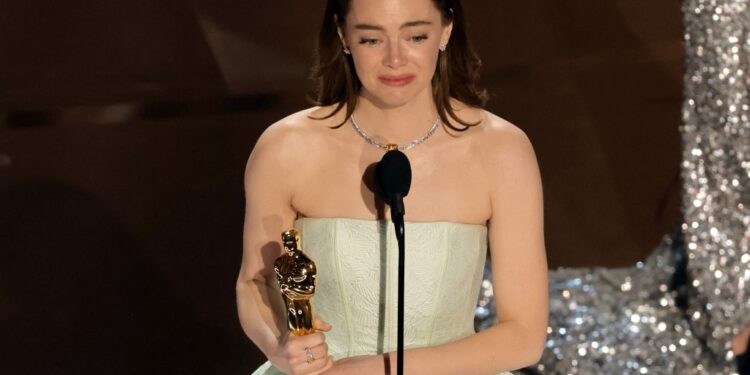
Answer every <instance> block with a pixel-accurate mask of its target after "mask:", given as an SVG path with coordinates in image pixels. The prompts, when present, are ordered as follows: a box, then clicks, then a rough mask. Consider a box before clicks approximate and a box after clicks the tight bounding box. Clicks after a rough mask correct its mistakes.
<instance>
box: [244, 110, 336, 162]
mask: <svg viewBox="0 0 750 375" xmlns="http://www.w3.org/2000/svg"><path fill="white" fill-rule="evenodd" d="M330 111H332V108H329V107H311V108H307V109H304V110H301V111H299V112H296V113H293V114H291V115H289V116H286V117H284V118H282V119H281V120H279V121H277V122H275V123H273V124H271V125H270V126H269V127H268V128H266V130H264V131H263V134H261V136H260V138H259V139H258V142H257V143H256V145H255V148H256V149H258V148H261V149H263V148H277V147H285V148H290V149H291V150H296V149H298V148H299V147H302V146H306V147H305V148H308V149H309V146H310V142H314V141H315V140H316V137H320V135H322V133H323V129H326V128H330V126H332V125H335V124H334V121H335V119H334V118H324V117H325V116H326V115H327V114H330V113H331V112H330ZM337 115H338V114H337ZM334 117H338V116H334ZM287 151H290V150H287Z"/></svg>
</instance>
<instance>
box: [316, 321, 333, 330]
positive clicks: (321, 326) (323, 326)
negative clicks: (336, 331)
mask: <svg viewBox="0 0 750 375" xmlns="http://www.w3.org/2000/svg"><path fill="white" fill-rule="evenodd" d="M313 328H315V329H317V330H319V331H323V332H328V331H330V330H331V328H333V326H332V325H331V324H330V323H328V322H326V321H324V320H323V319H320V318H313Z"/></svg>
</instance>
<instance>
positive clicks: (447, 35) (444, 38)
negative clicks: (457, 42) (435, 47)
mask: <svg viewBox="0 0 750 375" xmlns="http://www.w3.org/2000/svg"><path fill="white" fill-rule="evenodd" d="M451 32H453V21H451V22H450V23H448V24H447V25H445V26H443V33H442V35H441V36H440V45H441V46H447V45H448V41H450V39H451Z"/></svg>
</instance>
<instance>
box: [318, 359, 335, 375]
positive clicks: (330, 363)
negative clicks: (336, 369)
mask: <svg viewBox="0 0 750 375" xmlns="http://www.w3.org/2000/svg"><path fill="white" fill-rule="evenodd" d="M321 362H323V361H321ZM333 362H334V360H333V356H332V355H329V356H328V357H327V358H325V365H324V366H323V368H321V369H320V370H318V371H317V372H315V373H313V375H318V374H324V373H325V372H326V371H328V370H329V369H330V368H331V367H333Z"/></svg>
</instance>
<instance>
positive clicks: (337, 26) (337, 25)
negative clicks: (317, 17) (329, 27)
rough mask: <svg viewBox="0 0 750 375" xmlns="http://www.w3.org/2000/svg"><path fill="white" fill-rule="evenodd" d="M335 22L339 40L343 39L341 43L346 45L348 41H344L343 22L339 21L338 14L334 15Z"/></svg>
mask: <svg viewBox="0 0 750 375" xmlns="http://www.w3.org/2000/svg"><path fill="white" fill-rule="evenodd" d="M333 23H334V24H336V32H337V33H338V34H339V40H341V44H342V45H343V46H346V42H345V41H344V31H343V30H341V24H340V23H339V17H338V16H337V15H335V14H334V15H333Z"/></svg>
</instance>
